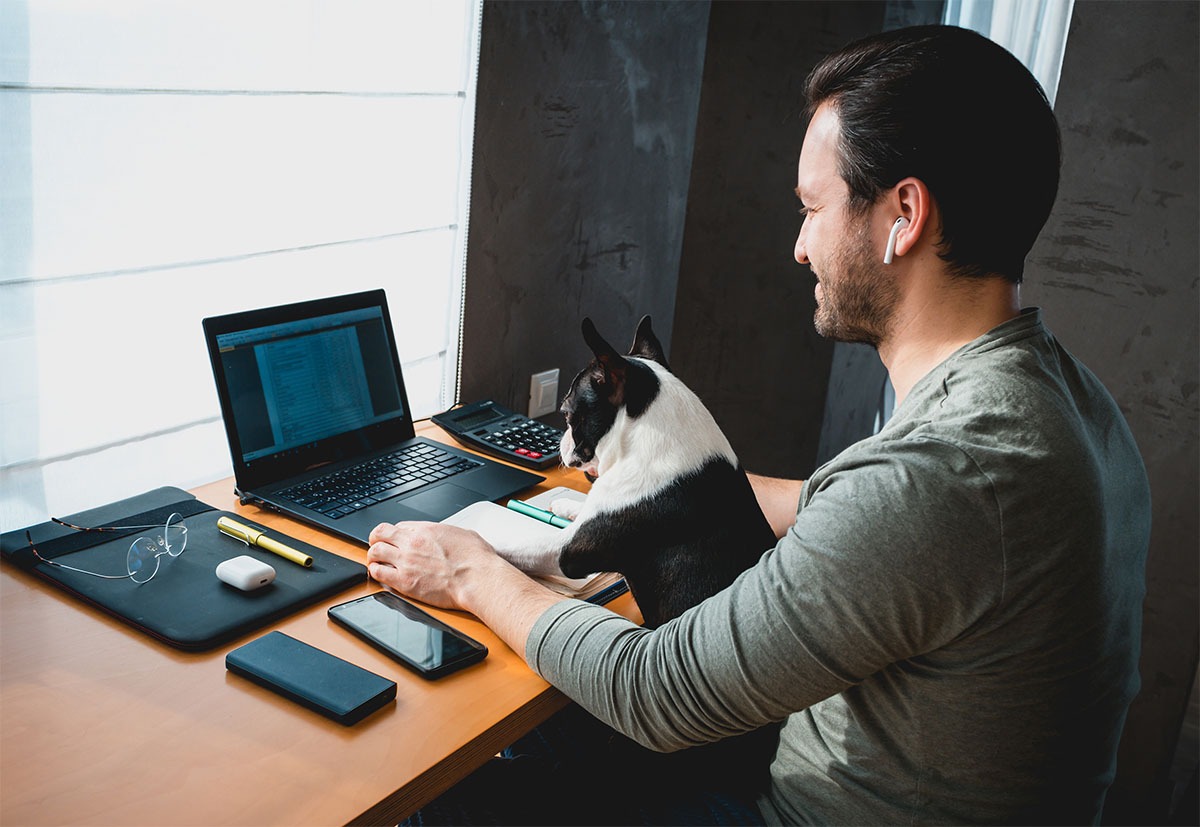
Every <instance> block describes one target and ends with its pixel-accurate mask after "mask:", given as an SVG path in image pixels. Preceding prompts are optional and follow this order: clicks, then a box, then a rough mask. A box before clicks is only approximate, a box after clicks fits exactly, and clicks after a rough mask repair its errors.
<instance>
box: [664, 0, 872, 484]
mask: <svg viewBox="0 0 1200 827" xmlns="http://www.w3.org/2000/svg"><path fill="white" fill-rule="evenodd" d="M884 10H885V4H884V3H883V2H869V3H771V2H764V3H759V2H745V3H742V2H737V3H731V2H715V3H713V5H712V15H711V25H710V27H709V35H708V49H707V59H706V61H705V66H704V91H703V93H702V95H701V99H700V116H699V119H698V122H697V127H696V151H695V158H694V161H693V165H692V184H691V189H690V195H689V198H688V211H687V226H686V230H685V233H684V246H683V255H682V259H681V269H680V272H679V289H678V293H677V295H676V299H675V330H676V333H675V338H674V340H673V341H672V354H671V355H672V368H673V369H674V371H675V372H676V373H677V374H678V375H679V376H680V377H681V378H682V379H683V380H684V381H685V382H687V383H688V384H689V385H690V386H691V387H692V389H693V390H695V391H696V393H697V394H699V396H700V398H701V399H702V400H704V403H705V404H706V405H707V406H708V408H709V409H710V410H711V411H712V413H713V415H714V416H715V417H716V419H717V421H718V422H719V423H720V424H721V427H722V428H723V429H724V431H725V433H726V435H727V436H728V437H729V440H730V442H731V443H732V444H733V447H734V450H735V451H736V452H737V454H738V457H739V458H740V459H741V461H742V464H743V465H744V466H746V467H747V468H749V469H752V470H754V471H758V472H760V473H766V474H773V475H778V476H807V475H808V473H809V472H811V471H812V469H813V467H814V461H815V458H816V452H817V442H818V439H819V436H820V429H821V416H822V411H823V409H824V404H825V387H826V384H827V382H828V379H829V366H830V356H831V353H832V347H833V346H832V344H831V343H830V342H827V341H826V340H824V339H822V338H821V337H820V336H818V335H817V334H816V332H815V331H814V330H813V327H812V315H813V311H814V309H815V307H816V304H815V300H814V298H813V285H814V281H813V278H812V275H811V274H810V273H809V271H808V268H807V267H801V266H800V265H798V264H797V263H796V261H795V259H794V258H793V248H794V246H795V242H796V233H797V232H798V231H799V228H800V220H799V215H798V214H797V207H798V206H799V204H798V202H797V200H796V195H795V188H796V161H797V159H798V158H799V156H800V144H801V143H802V141H803V138H804V132H803V124H802V123H801V121H800V112H801V109H802V107H803V104H804V102H803V99H802V98H801V95H800V91H801V88H802V86H803V83H804V78H805V76H806V75H807V74H808V72H809V70H810V69H811V68H812V66H813V65H814V64H815V63H816V61H817V60H818V59H819V58H820V57H821V56H823V55H825V54H827V53H828V52H830V51H832V50H833V49H834V48H836V47H838V46H841V45H842V44H844V43H845V42H847V41H849V40H852V39H854V38H855V37H860V36H863V35H866V34H869V33H874V32H878V31H879V30H880V28H881V26H882V25H883V19H884Z"/></svg>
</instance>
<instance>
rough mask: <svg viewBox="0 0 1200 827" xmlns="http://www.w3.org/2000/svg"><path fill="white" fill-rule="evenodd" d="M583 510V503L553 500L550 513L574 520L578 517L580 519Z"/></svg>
mask: <svg viewBox="0 0 1200 827" xmlns="http://www.w3.org/2000/svg"><path fill="white" fill-rule="evenodd" d="M582 508H583V503H581V502H580V501H579V500H572V499H567V498H563V499H558V500H552V501H551V502H550V512H551V513H552V514H557V515H558V516H559V517H563V518H564V519H567V520H574V519H575V518H576V517H578V516H579V511H580V509H582Z"/></svg>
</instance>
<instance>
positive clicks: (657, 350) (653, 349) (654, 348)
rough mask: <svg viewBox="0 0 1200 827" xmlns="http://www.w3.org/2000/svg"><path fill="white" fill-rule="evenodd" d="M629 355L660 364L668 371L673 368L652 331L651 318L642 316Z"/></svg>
mask: <svg viewBox="0 0 1200 827" xmlns="http://www.w3.org/2000/svg"><path fill="white" fill-rule="evenodd" d="M629 355H630V356H640V357H642V358H643V359H650V360H651V361H654V362H658V363H659V364H660V365H662V366H663V367H664V368H666V369H667V370H670V369H671V366H670V365H668V364H667V355H666V354H665V353H663V346H662V344H661V343H660V342H659V341H658V337H657V336H655V335H654V331H653V330H651V329H650V317H649V316H642V320H641V321H640V322H638V326H637V332H636V333H634V334H633V346H632V347H630V348H629Z"/></svg>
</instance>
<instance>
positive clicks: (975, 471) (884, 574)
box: [368, 27, 1150, 824]
mask: <svg viewBox="0 0 1200 827" xmlns="http://www.w3.org/2000/svg"><path fill="white" fill-rule="evenodd" d="M806 97H807V101H808V108H807V114H808V116H809V124H808V129H807V133H806V136H805V140H804V144H803V149H802V152H801V155H800V161H799V166H798V174H797V187H796V192H797V195H798V196H799V197H800V200H801V202H802V204H803V208H802V212H803V214H804V221H803V224H802V226H801V229H800V234H799V238H798V239H797V242H796V250H795V255H796V260H797V261H798V262H799V263H801V264H807V265H809V267H810V268H811V269H812V271H813V273H814V274H815V276H816V279H817V285H816V298H817V311H816V316H815V324H816V326H817V330H818V331H819V332H820V333H822V334H823V335H826V336H829V337H832V338H835V339H839V340H843V341H853V342H867V343H870V344H872V345H873V346H875V347H876V348H877V349H878V351H879V355H880V357H881V358H882V360H883V362H884V364H885V365H886V367H887V370H888V374H889V377H890V379H891V382H892V385H893V387H894V388H895V392H896V411H895V414H894V416H893V417H892V419H891V421H890V422H888V423H887V425H886V426H885V427H884V428H883V429H882V430H881V432H880V433H879V434H877V435H875V436H873V437H871V438H868V439H866V440H863V441H861V442H859V443H857V444H855V445H853V446H851V447H850V448H848V449H847V450H845V451H844V452H842V454H840V455H839V456H838V457H836V458H834V459H833V460H832V461H831V462H829V463H827V464H826V465H824V466H823V467H821V468H819V469H818V470H817V471H816V472H815V473H814V474H813V475H812V477H811V478H810V479H809V480H807V481H805V482H803V483H801V482H797V481H784V480H771V479H764V478H756V479H755V480H754V482H755V486H756V491H757V492H758V494H759V499H760V502H761V503H762V505H763V508H764V512H765V513H766V514H767V516H768V519H770V520H771V523H772V525H773V526H774V527H775V528H776V531H777V533H778V535H779V536H780V538H781V539H780V542H779V543H778V545H777V546H776V547H775V548H774V549H773V550H770V551H768V552H767V553H766V554H765V555H764V556H763V557H762V559H761V560H760V562H759V564H758V565H757V566H756V567H755V568H754V569H752V570H750V571H748V572H746V573H745V574H744V575H743V576H742V577H741V578H739V580H738V581H737V582H735V583H734V584H733V585H732V586H731V587H730V588H729V589H727V590H725V591H724V592H721V593H720V594H718V595H716V596H714V597H713V598H711V599H709V600H707V601H705V602H704V603H703V604H701V605H700V606H698V607H696V608H695V609H694V610H692V611H691V612H689V613H687V614H685V615H684V616H683V617H681V618H679V619H677V620H676V621H674V622H672V623H670V624H667V625H666V626H664V627H662V628H660V629H657V630H655V631H647V630H643V629H639V628H637V627H636V626H634V625H633V624H631V623H628V622H627V621H625V620H623V619H622V618H619V617H616V616H614V615H612V614H611V613H609V612H608V611H606V610H605V609H603V608H602V607H597V606H591V605H588V604H584V603H579V602H577V601H567V600H562V599H561V598H559V597H558V596H556V595H554V594H552V593H550V592H549V591H546V590H544V589H542V588H541V587H539V586H538V585H536V584H535V583H534V582H533V581H531V580H529V579H528V578H526V577H525V576H524V575H523V574H521V573H520V572H518V571H516V570H515V569H513V568H512V567H511V566H509V565H508V564H507V563H506V562H504V561H503V560H501V559H499V558H498V557H496V556H495V554H493V553H492V551H491V549H490V548H489V547H488V546H487V545H486V544H485V543H483V542H482V541H481V540H480V539H479V538H478V537H476V536H472V535H468V534H464V533H462V532H457V531H454V530H452V529H449V528H445V527H441V526H436V525H428V524H421V525H417V524H402V525H398V526H388V525H385V526H380V527H379V528H378V529H377V530H376V531H375V533H374V535H373V538H372V539H373V540H374V545H372V547H371V549H370V552H369V555H368V556H369V560H370V571H371V574H372V576H373V577H375V578H376V579H377V580H379V581H380V582H381V583H384V584H385V585H388V586H391V587H393V588H396V589H397V590H399V591H401V592H403V593H406V594H409V595H411V596H413V597H416V598H418V599H421V600H424V601H428V602H430V603H433V604H435V605H440V606H447V607H459V608H463V609H466V610H468V611H470V612H473V613H474V614H476V615H477V616H478V617H480V618H481V619H482V620H483V621H484V622H485V623H487V624H488V625H489V626H490V627H491V628H492V629H493V630H495V631H496V632H497V633H498V634H499V635H500V636H501V637H502V638H503V639H504V640H505V641H506V642H507V643H508V644H509V645H510V646H512V647H513V649H514V650H515V651H517V652H522V653H524V655H525V657H526V659H527V660H528V662H529V663H530V665H531V666H532V667H533V668H534V669H535V670H536V671H538V672H539V673H540V674H541V675H543V676H544V677H546V678H547V679H548V680H549V681H550V682H551V683H553V684H554V685H556V686H558V687H559V688H560V689H562V690H563V691H564V692H565V693H566V694H567V695H569V696H570V697H572V698H574V699H575V700H576V701H578V702H579V703H580V704H581V705H582V706H583V707H585V708H586V709H587V710H589V711H590V712H592V713H593V714H594V715H596V716H597V717H599V718H600V719H602V720H603V721H606V722H607V723H609V724H610V725H611V726H612V727H614V728H615V729H617V730H619V731H621V732H623V733H626V734H628V735H630V736H632V737H634V738H635V739H637V740H638V741H640V742H642V743H644V744H646V745H647V746H650V747H652V748H653V749H657V750H662V751H669V750H676V749H681V748H686V747H688V746H692V745H695V744H699V743H703V742H706V741H710V740H716V739H720V738H722V737H726V736H728V735H731V734H735V733H737V732H742V731H745V730H748V729H751V728H754V727H757V726H760V725H762V724H765V723H767V722H771V721H780V720H782V721H784V722H785V723H784V727H783V730H782V733H781V736H780V746H779V750H778V753H777V755H776V757H775V760H774V762H773V763H772V766H771V784H770V789H769V790H768V791H767V792H766V793H765V794H764V795H763V796H761V797H760V798H759V799H758V801H757V802H756V804H757V806H758V808H759V809H760V811H761V814H762V816H763V817H764V818H765V820H766V821H767V822H772V823H773V822H791V823H796V822H801V823H803V822H817V823H871V824H884V823H888V824H891V823H916V822H955V823H967V822H1004V823H1018V822H1038V823H1079V822H1093V821H1096V820H1098V818H1099V814H1100V809H1101V807H1102V805H1103V800H1104V794H1105V791H1106V789H1107V787H1108V785H1109V784H1110V783H1111V780H1112V777H1113V772H1114V768H1115V755H1116V747H1117V742H1118V739H1119V736H1120V732H1121V728H1122V725H1123V721H1124V716H1125V713H1126V710H1127V708H1128V705H1129V702H1130V700H1131V699H1132V698H1133V696H1134V694H1135V693H1136V691H1137V687H1138V677H1137V661H1138V652H1139V638H1140V614H1141V601H1142V596H1143V590H1144V575H1143V570H1144V562H1145V553H1146V548H1147V544H1148V535H1149V523H1150V518H1149V490H1148V485H1147V481H1146V476H1145V471H1144V468H1143V466H1142V462H1141V459H1140V457H1139V455H1138V452H1137V448H1136V445H1135V444H1134V441H1133V438H1132V436H1131V434H1130V432H1129V429H1128V427H1127V426H1126V424H1125V422H1124V420H1123V418H1122V416H1121V414H1120V412H1119V410H1118V409H1117V406H1116V404H1115V403H1114V402H1113V400H1112V399H1111V397H1110V396H1109V395H1108V394H1107V392H1105V390H1104V389H1103V387H1102V386H1101V385H1100V383H1099V382H1098V381H1097V380H1096V378H1095V377H1094V376H1093V375H1092V374H1091V373H1090V372H1088V370H1087V369H1086V368H1085V367H1084V366H1083V365H1081V364H1080V363H1079V362H1078V361H1076V360H1075V359H1074V358H1073V357H1072V356H1071V355H1070V354H1069V353H1067V352H1066V351H1065V350H1064V349H1063V348H1062V347H1061V346H1060V345H1059V344H1058V342H1057V341H1056V340H1055V339H1054V338H1053V336H1052V335H1051V334H1050V333H1049V332H1048V331H1047V329H1046V328H1045V327H1044V326H1043V324H1042V320H1041V316H1040V312H1039V311H1037V310H1024V311H1022V310H1021V308H1020V303H1019V292H1018V291H1019V287H1018V285H1019V283H1020V281H1021V279H1022V275H1023V262H1024V258H1025V256H1026V255H1027V254H1028V252H1029V250H1030V248H1031V247H1032V245H1033V242H1034V239H1035V238H1036V236H1037V234H1038V232H1039V231H1040V230H1041V227H1042V225H1043V224H1044V223H1045V220H1046V217H1047V215H1048V213H1049V210H1050V208H1051V205H1052V203H1053V201H1054V198H1055V195H1056V191H1057V186H1058V164H1059V142H1058V129H1057V125H1056V123H1055V120H1054V116H1053V113H1052V112H1051V110H1050V107H1049V105H1048V104H1047V102H1046V99H1045V96H1044V94H1043V93H1042V91H1041V89H1040V87H1038V85H1037V83H1036V81H1034V79H1033V78H1032V77H1031V76H1030V75H1029V73H1028V72H1027V71H1026V70H1025V69H1024V67H1022V66H1021V65H1020V64H1019V63H1018V62H1017V61H1016V60H1015V59H1014V58H1013V57H1012V56H1011V55H1009V54H1008V53H1007V52H1005V51H1004V50H1003V49H1001V48H1000V47H998V46H996V45H995V44H993V43H991V42H990V41H988V40H986V39H984V38H982V37H980V36H978V35H975V34H973V33H971V32H968V31H965V30H961V29H954V28H948V27H922V28H915V29H906V30H901V31H897V32H891V33H887V34H884V35H880V36H877V37H873V38H869V39H867V40H864V41H860V42H858V43H855V44H851V45H850V46H848V47H846V48H844V49H843V50H842V51H840V52H838V53H837V54H834V55H831V56H830V57H828V58H827V59H825V60H824V61H822V63H821V64H820V65H819V66H818V67H817V68H816V69H815V70H814V71H813V73H812V75H811V76H810V77H809V80H808V83H807V84H806ZM635 688H636V691H634V690H635ZM563 815H564V814H563V813H559V816H560V817H562V816H563Z"/></svg>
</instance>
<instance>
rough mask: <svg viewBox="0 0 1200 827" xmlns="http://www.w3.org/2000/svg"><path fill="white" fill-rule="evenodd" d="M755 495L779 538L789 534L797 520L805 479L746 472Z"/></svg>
mask: <svg viewBox="0 0 1200 827" xmlns="http://www.w3.org/2000/svg"><path fill="white" fill-rule="evenodd" d="M746 476H747V477H748V478H749V480H750V487H751V488H753V489H754V496H755V497H757V498H758V507H759V508H761V509H762V512H763V514H764V515H765V516H766V518H767V522H768V523H769V524H770V525H771V530H772V531H774V532H775V536H776V537H777V538H779V537H783V535H784V534H787V530H788V529H789V528H791V527H792V523H794V522H795V521H796V512H797V511H798V510H799V508H800V489H801V488H802V487H803V486H804V480H785V479H780V478H779V477H762V476H759V475H758V474H746Z"/></svg>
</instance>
